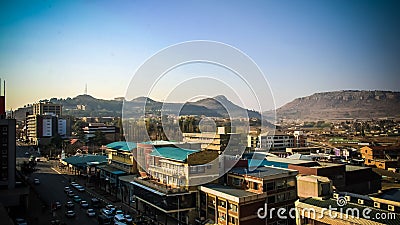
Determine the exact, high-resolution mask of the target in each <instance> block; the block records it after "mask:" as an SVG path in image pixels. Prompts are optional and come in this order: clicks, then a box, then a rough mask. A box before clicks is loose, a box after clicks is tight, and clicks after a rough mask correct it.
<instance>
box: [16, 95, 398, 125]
mask: <svg viewBox="0 0 400 225" xmlns="http://www.w3.org/2000/svg"><path fill="white" fill-rule="evenodd" d="M49 101H51V102H53V103H60V104H62V105H63V114H66V115H73V116H77V117H89V116H91V117H99V116H103V117H104V116H121V115H122V111H121V109H122V106H123V101H121V100H104V99H97V98H94V97H92V96H90V95H78V96H76V97H74V98H67V99H56V98H52V99H50V100H49ZM145 102H146V108H145V109H144V108H143V105H144V103H145ZM77 105H84V106H85V107H86V109H85V110H78V109H77ZM124 107H125V109H126V111H125V112H128V113H129V114H130V115H129V116H141V115H144V113H145V112H146V113H150V114H155V115H157V114H159V113H160V111H161V109H162V110H163V112H165V113H166V114H168V113H169V112H170V113H174V112H175V113H176V112H179V115H205V116H209V117H224V118H227V117H232V116H233V117H235V116H240V115H243V114H244V113H246V112H247V113H248V115H249V117H252V118H260V117H261V116H260V114H259V113H258V112H256V111H252V110H247V109H244V108H242V107H240V106H238V105H235V104H234V103H232V102H231V101H230V100H228V99H227V98H226V97H225V96H222V95H219V96H215V97H213V98H205V99H201V100H198V101H195V102H186V103H162V102H158V101H154V100H152V99H150V98H148V97H138V98H135V99H132V100H130V101H125V105H124ZM29 110H31V108H29V107H24V108H20V109H18V110H16V111H15V112H14V115H15V117H16V119H18V120H23V119H24V118H25V113H26V112H27V111H29ZM228 112H229V113H230V115H229V114H228ZM263 115H264V116H265V118H267V119H269V120H270V121H274V120H275V117H274V113H273V111H269V112H264V113H263ZM276 115H277V119H289V120H297V119H299V120H335V119H365V118H367V119H376V118H382V117H394V118H400V92H394V91H357V90H345V91H332V92H322V93H315V94H312V95H310V96H306V97H301V98H296V99H295V100H293V101H291V102H289V103H287V104H285V105H284V106H282V107H280V108H278V109H277V110H276Z"/></svg>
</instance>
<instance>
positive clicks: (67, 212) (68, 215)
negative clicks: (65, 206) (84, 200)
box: [65, 210, 76, 217]
mask: <svg viewBox="0 0 400 225" xmlns="http://www.w3.org/2000/svg"><path fill="white" fill-rule="evenodd" d="M75 215H76V213H75V212H74V210H68V211H65V216H66V217H74V216H75Z"/></svg>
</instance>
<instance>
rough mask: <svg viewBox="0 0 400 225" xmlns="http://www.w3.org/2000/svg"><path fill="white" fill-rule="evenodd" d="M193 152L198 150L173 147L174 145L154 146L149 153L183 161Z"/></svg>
mask: <svg viewBox="0 0 400 225" xmlns="http://www.w3.org/2000/svg"><path fill="white" fill-rule="evenodd" d="M195 152H199V150H193V149H184V148H174V147H159V148H155V149H154V150H153V152H152V153H151V154H150V155H151V156H159V157H162V158H166V159H172V160H175V161H180V162H185V161H186V159H187V156H188V155H190V154H193V153H195Z"/></svg>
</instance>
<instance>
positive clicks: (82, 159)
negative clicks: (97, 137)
mask: <svg viewBox="0 0 400 225" xmlns="http://www.w3.org/2000/svg"><path fill="white" fill-rule="evenodd" d="M64 162H66V163H68V164H72V165H74V166H83V165H86V164H87V163H90V162H98V163H103V162H107V156H105V155H77V156H71V157H68V158H65V159H64Z"/></svg>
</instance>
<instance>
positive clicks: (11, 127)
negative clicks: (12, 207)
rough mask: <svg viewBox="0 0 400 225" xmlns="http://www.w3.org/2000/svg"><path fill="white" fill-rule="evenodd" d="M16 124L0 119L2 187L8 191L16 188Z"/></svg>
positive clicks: (0, 179)
mask: <svg viewBox="0 0 400 225" xmlns="http://www.w3.org/2000/svg"><path fill="white" fill-rule="evenodd" d="M4 115H5V114H4ZM15 123H16V121H15V120H14V119H5V118H4V119H1V118H0V133H1V138H0V148H1V151H0V156H1V159H0V186H1V187H5V188H7V189H13V188H14V187H15V166H16V165H15V157H16V156H15V151H16V141H15Z"/></svg>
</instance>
